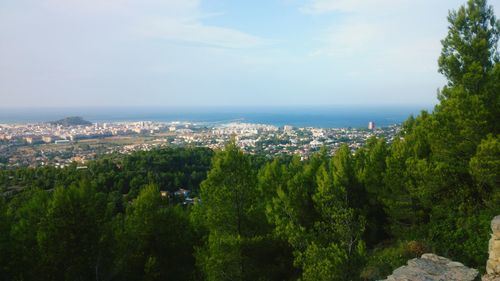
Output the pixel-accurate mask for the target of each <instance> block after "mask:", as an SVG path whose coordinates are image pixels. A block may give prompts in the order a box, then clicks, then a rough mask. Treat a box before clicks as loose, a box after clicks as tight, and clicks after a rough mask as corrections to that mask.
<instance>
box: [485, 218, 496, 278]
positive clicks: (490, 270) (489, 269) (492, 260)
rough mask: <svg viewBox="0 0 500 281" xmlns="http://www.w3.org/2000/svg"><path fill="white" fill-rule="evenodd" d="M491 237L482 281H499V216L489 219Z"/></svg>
mask: <svg viewBox="0 0 500 281" xmlns="http://www.w3.org/2000/svg"><path fill="white" fill-rule="evenodd" d="M491 231H492V234H491V239H490V243H489V246H488V253H489V256H488V261H487V262H486V273H487V275H485V276H483V279H482V280H483V281H500V216H496V217H495V218H494V219H493V220H492V221H491Z"/></svg>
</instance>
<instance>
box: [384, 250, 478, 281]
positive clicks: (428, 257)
mask: <svg viewBox="0 0 500 281" xmlns="http://www.w3.org/2000/svg"><path fill="white" fill-rule="evenodd" d="M479 278H480V277H479V272H478V271H477V270H475V269H473V268H468V267H466V266H464V265H463V264H461V263H459V262H454V261H451V260H449V259H447V258H444V257H440V256H437V255H434V254H423V255H422V257H421V258H416V259H412V260H409V261H408V265H406V266H402V267H400V268H398V269H396V270H394V272H393V273H392V275H391V276H389V277H387V279H386V280H385V281H473V280H480V279H479Z"/></svg>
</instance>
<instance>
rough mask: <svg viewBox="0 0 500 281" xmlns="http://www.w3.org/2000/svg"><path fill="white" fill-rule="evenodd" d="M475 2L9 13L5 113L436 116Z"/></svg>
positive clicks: (229, 4) (78, 5) (20, 1)
mask: <svg viewBox="0 0 500 281" xmlns="http://www.w3.org/2000/svg"><path fill="white" fill-rule="evenodd" d="M464 2H465V0H461V1H456V0H439V1H436V0H422V1H414V0H377V1H374V0H301V1H299V0H251V1H250V0H248V1H234V0H1V1H0V108H2V107H3V108H16V107H78V106H166V107H175V106H208V107H211V106H228V107H231V106H301V105H307V106H314V105H369V106H371V105H429V104H435V103H436V92H437V90H438V88H440V87H442V86H443V85H444V84H445V79H444V78H443V77H442V75H441V74H439V73H438V72H437V58H438V56H439V54H440V49H441V45H440V40H441V39H443V38H444V37H445V36H446V33H447V26H448V23H447V20H446V17H447V14H448V11H449V10H450V9H457V8H458V7H459V6H460V5H462V4H463V3H464ZM489 3H490V4H491V5H493V6H494V9H495V12H496V14H497V15H498V13H499V11H500V1H498V0H495V1H493V0H490V1H489Z"/></svg>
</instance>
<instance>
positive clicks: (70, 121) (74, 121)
mask: <svg viewBox="0 0 500 281" xmlns="http://www.w3.org/2000/svg"><path fill="white" fill-rule="evenodd" d="M49 123H50V124H52V125H62V126H78V125H81V126H88V125H92V122H89V121H87V120H85V119H83V118H82V117H78V116H71V117H66V118H63V119H60V120H57V121H51V122H49Z"/></svg>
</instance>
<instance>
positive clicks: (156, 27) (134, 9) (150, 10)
mask: <svg viewBox="0 0 500 281" xmlns="http://www.w3.org/2000/svg"><path fill="white" fill-rule="evenodd" d="M44 3H45V6H46V7H48V8H50V9H52V10H55V11H59V12H61V13H68V14H73V15H76V16H82V17H88V16H89V15H90V16H99V17H106V16H111V17H113V18H117V17H118V18H120V19H121V21H122V22H123V24H124V25H125V27H126V28H129V29H130V30H131V31H133V32H138V34H137V35H138V36H140V37H143V36H145V37H147V38H154V39H165V40H170V41H172V42H180V43H190V44H197V45H201V46H210V47H222V48H253V47H258V46H261V45H264V44H268V43H269V42H268V41H267V40H264V39H263V38H260V37H258V36H255V35H252V34H248V33H245V32H242V31H240V30H237V29H233V28H227V27H220V26H214V25H207V24H205V23H204V20H206V19H207V18H209V17H213V16H218V15H220V14H204V13H203V12H202V11H201V8H200V1H199V0H167V1H165V0H149V1H141V0H70V1H68V0H46V1H45V2H44Z"/></svg>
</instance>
